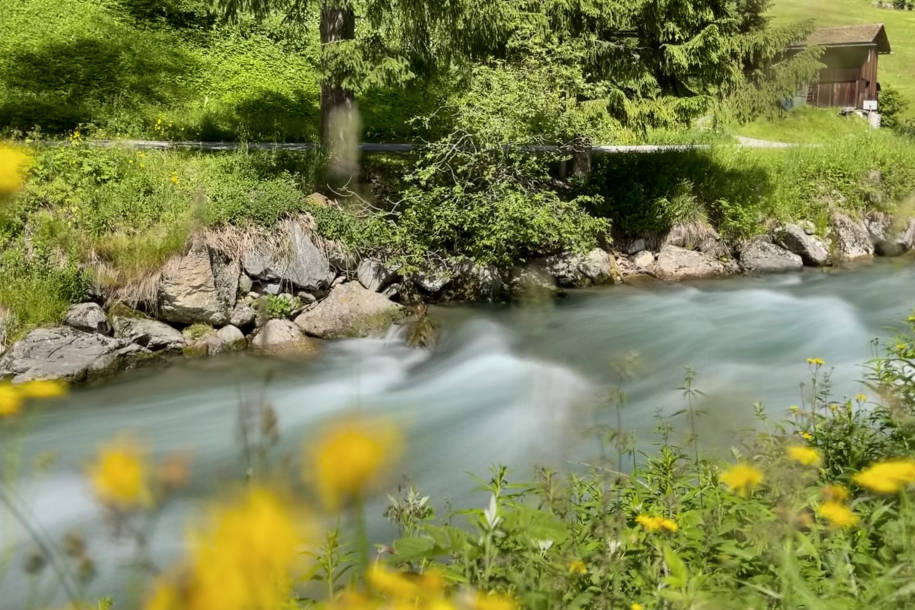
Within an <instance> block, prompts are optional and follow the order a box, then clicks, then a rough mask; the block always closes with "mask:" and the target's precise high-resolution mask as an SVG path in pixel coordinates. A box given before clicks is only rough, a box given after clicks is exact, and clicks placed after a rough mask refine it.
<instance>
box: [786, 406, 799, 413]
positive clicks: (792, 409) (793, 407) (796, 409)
mask: <svg viewBox="0 0 915 610" xmlns="http://www.w3.org/2000/svg"><path fill="white" fill-rule="evenodd" d="M788 410H789V411H791V412H792V413H794V414H795V415H797V414H798V413H800V412H801V408H800V407H799V406H797V405H791V406H790V407H788Z"/></svg>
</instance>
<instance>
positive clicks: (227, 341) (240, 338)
mask: <svg viewBox="0 0 915 610" xmlns="http://www.w3.org/2000/svg"><path fill="white" fill-rule="evenodd" d="M214 336H215V337H216V338H217V339H219V340H220V341H221V342H222V345H223V349H222V350H221V351H237V350H242V349H245V346H246V345H247V342H246V341H245V334H244V333H243V332H241V329H240V328H238V327H236V326H232V325H231V324H230V325H229V326H223V327H222V328H220V329H219V330H217V331H216V335H214Z"/></svg>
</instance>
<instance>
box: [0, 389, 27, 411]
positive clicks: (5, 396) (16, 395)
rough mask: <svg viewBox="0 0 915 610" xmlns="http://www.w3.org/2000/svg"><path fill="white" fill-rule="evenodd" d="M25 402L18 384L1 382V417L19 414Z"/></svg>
mask: <svg viewBox="0 0 915 610" xmlns="http://www.w3.org/2000/svg"><path fill="white" fill-rule="evenodd" d="M24 402H25V399H24V397H23V396H22V392H20V391H19V388H17V387H16V386H14V385H12V384H9V383H6V382H0V417H8V416H10V415H17V414H18V413H19V411H21V410H22V403H24Z"/></svg>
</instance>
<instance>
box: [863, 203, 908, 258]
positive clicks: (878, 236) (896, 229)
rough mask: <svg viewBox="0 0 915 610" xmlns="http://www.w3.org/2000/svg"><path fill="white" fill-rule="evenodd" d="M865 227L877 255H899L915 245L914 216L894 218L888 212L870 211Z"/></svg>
mask: <svg viewBox="0 0 915 610" xmlns="http://www.w3.org/2000/svg"><path fill="white" fill-rule="evenodd" d="M867 228H868V231H869V232H870V235H871V241H872V242H873V244H874V251H875V252H876V253H877V254H878V255H879V256H900V255H902V254H905V253H906V252H908V251H909V250H911V249H912V248H913V247H915V218H909V219H907V220H896V219H894V218H893V217H892V216H890V215H889V214H883V213H879V212H878V213H872V214H871V215H869V216H868V220H867Z"/></svg>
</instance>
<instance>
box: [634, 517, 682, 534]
mask: <svg viewBox="0 0 915 610" xmlns="http://www.w3.org/2000/svg"><path fill="white" fill-rule="evenodd" d="M635 522H636V523H638V524H639V525H641V526H642V527H643V528H645V531H648V532H656V531H658V530H662V529H664V530H667V531H668V532H676V531H677V530H678V529H679V527H678V526H677V523H676V522H675V521H673V520H672V519H667V518H666V517H651V516H649V515H639V516H638V517H636V518H635Z"/></svg>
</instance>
